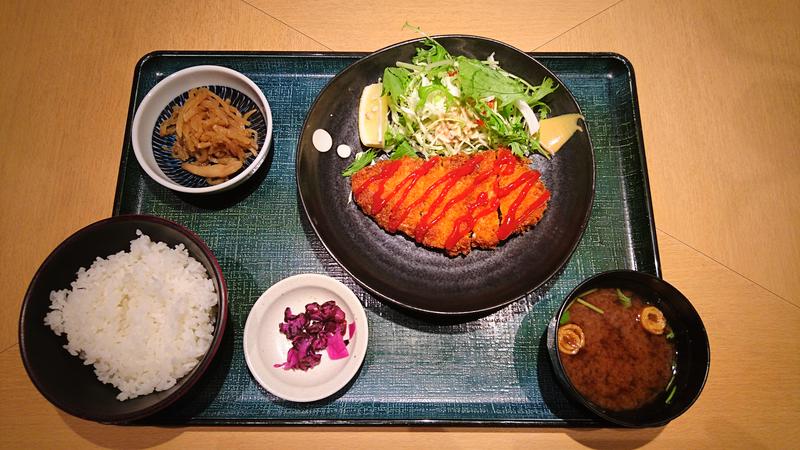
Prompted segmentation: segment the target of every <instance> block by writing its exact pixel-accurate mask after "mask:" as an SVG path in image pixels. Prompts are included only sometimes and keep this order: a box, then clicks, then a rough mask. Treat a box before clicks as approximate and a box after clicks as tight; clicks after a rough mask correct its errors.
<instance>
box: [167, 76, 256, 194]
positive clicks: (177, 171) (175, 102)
mask: <svg viewBox="0 0 800 450" xmlns="http://www.w3.org/2000/svg"><path fill="white" fill-rule="evenodd" d="M206 87H208V89H209V90H210V91H211V92H213V93H215V94H217V95H219V96H220V97H222V98H223V99H229V100H230V101H231V105H232V106H233V107H234V108H236V109H238V110H239V112H241V113H242V114H245V113H247V112H248V111H253V110H254V111H255V112H254V113H253V114H252V115H251V116H250V118H249V119H248V120H249V121H250V128H252V129H253V130H255V131H256V133H257V139H256V146H257V147H258V148H259V149H261V148H263V146H264V141H265V140H266V136H267V122H266V119H265V118H264V114H263V113H262V112H261V108H259V107H258V104H257V103H256V102H255V101H253V100H252V99H251V98H250V97H248V96H247V95H245V94H243V93H242V92H240V91H237V90H236V89H234V88H231V87H228V86H206ZM188 98H189V91H188V90H187V91H186V92H184V93H182V94H181V95H179V96H178V97H175V98H174V99H172V101H171V102H169V103H167V105H166V106H165V107H164V109H162V110H161V113H160V114H159V115H158V119H157V120H156V123H155V125H153V129H152V136H151V139H152V144H151V146H152V149H153V157H154V158H155V161H156V164H157V165H158V168H159V169H161V172H163V173H164V175H165V176H167V178H169V179H170V180H172V181H173V182H175V183H177V184H180V185H181V186H184V187H189V188H201V187H208V186H211V185H210V184H208V181H206V179H205V178H203V177H200V176H197V175H194V174H192V173H191V172H187V171H186V170H183V168H181V162H182V161H181V160H179V159H177V158H175V157H173V156H172V152H171V151H170V149H171V148H172V146H173V145H174V144H175V139H176V137H175V135H169V136H161V133H160V128H161V123H162V122H164V121H165V120H167V119H168V118H169V117H170V116H171V115H172V108H173V106H181V105H183V104H184V103H186V100H187V99H188ZM255 159H256V157H255V156H252V155H249V156H248V158H247V159H246V160H245V161H244V165H243V167H242V169H240V170H241V171H246V170H247V168H248V167H249V166H250V165H251V164H252V163H253V162H254V161H255Z"/></svg>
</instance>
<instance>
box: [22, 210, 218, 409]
mask: <svg viewBox="0 0 800 450" xmlns="http://www.w3.org/2000/svg"><path fill="white" fill-rule="evenodd" d="M133 220H141V221H144V222H150V223H154V224H157V225H161V226H165V227H168V228H172V229H173V230H176V231H178V232H179V233H181V234H183V235H185V236H187V237H188V238H189V239H190V240H191V241H192V242H194V243H195V244H197V246H198V247H200V250H201V251H202V253H203V255H204V256H205V257H206V258H208V259H209V261H210V262H211V265H212V266H213V267H214V273H213V274H210V275H213V276H214V277H216V278H217V279H218V280H219V286H220V292H218V293H217V295H218V298H219V305H217V306H218V308H219V309H218V312H217V319H218V320H217V323H218V325H216V324H215V327H216V328H217V329H218V330H219V331H218V332H217V334H216V335H215V336H214V339H213V341H212V342H211V347H210V348H209V349H208V351H207V352H206V354H205V356H203V359H202V360H200V363H199V364H198V365H197V367H196V368H195V369H193V373H191V374H188V375H186V377H188V378H186V379H185V381H184V382H183V383H182V384H181V385H180V386H179V387H178V389H177V390H176V391H175V392H173V393H172V394H171V395H169V396H168V397H166V398H165V399H163V400H161V401H160V402H158V403H156V404H154V405H151V406H149V407H147V408H144V409H141V410H138V411H134V412H129V413H125V414H114V415H92V414H85V413H84V412H78V411H73V410H71V409H70V408H68V407H65V406H64V405H63V404H62V403H61V402H60V400H59V399H58V398H57V397H54V396H52V395H51V394H50V393H48V392H45V390H44V389H43V388H42V387H41V386H40V384H39V381H38V377H37V375H36V374H35V373H33V372H32V371H31V368H30V363H29V359H30V355H28V353H27V352H26V351H25V345H24V343H25V333H24V331H23V330H24V320H25V312H26V310H27V308H28V304H29V302H30V300H31V297H30V295H31V291H32V290H33V286H34V285H35V284H36V283H37V282H38V281H39V278H40V276H41V275H42V272H43V271H44V268H45V267H46V266H47V265H48V264H50V263H51V261H52V260H53V259H54V258H55V256H56V255H57V254H58V253H59V252H61V251H62V250H63V248H64V247H66V246H67V245H68V244H70V243H71V242H72V241H74V240H76V239H77V238H78V237H79V236H83V235H85V234H87V233H91V232H92V231H94V230H95V229H97V228H100V227H103V226H106V225H109V224H115V223H123V222H128V221H133ZM227 321H228V285H227V282H226V281H225V277H224V275H223V273H222V267H221V266H220V265H219V262H218V261H217V258H216V257H215V256H214V253H213V252H212V251H211V249H210V248H209V247H208V245H206V243H205V241H203V240H202V239H201V238H200V236H198V235H197V234H196V233H195V232H193V231H192V230H190V229H188V228H186V227H184V226H183V225H181V224H179V223H177V222H173V221H171V220H168V219H164V218H162V217H157V216H150V215H145V214H125V215H120V216H112V217H109V218H106V219H101V220H99V221H97V222H94V223H91V224H89V225H86V226H85V227H83V228H81V229H79V230H78V231H76V232H74V233H72V234H71V235H70V236H69V237H67V238H66V239H64V241H62V242H61V243H60V244H59V245H58V246H57V247H56V248H55V249H53V251H52V252H50V254H49V255H47V258H45V260H44V261H43V262H42V264H41V265H40V266H39V268H38V269H37V270H36V273H35V274H34V276H33V278H32V279H31V282H30V283H29V284H28V289H27V290H26V291H25V296H24V297H23V301H22V307H21V308H20V315H19V325H18V326H19V328H18V336H19V352H20V356H21V357H22V364H23V366H24V367H25V372H26V373H27V374H28V378H30V380H31V382H33V385H34V386H35V387H36V390H38V391H39V393H40V394H42V396H43V397H44V398H46V399H47V401H49V402H50V403H52V404H53V405H55V406H56V407H58V408H59V409H61V410H62V411H64V412H66V413H69V414H71V415H73V416H76V417H80V418H82V419H87V420H93V421H96V422H101V423H123V422H131V421H134V420H137V419H141V418H143V417H146V416H149V415H151V414H154V413H156V412H158V411H161V410H162V409H164V408H166V407H167V406H169V405H171V404H172V403H174V402H175V401H177V400H178V399H179V398H181V397H183V395H184V394H185V393H186V392H188V391H189V389H191V388H192V386H194V384H195V383H196V382H197V381H198V380H199V379H200V378H201V377H202V375H203V374H204V373H205V371H206V369H208V366H209V365H210V364H211V361H213V359H214V356H215V355H216V353H217V351H218V350H219V347H220V345H221V343H222V337H223V335H224V334H225V328H226V324H227Z"/></svg>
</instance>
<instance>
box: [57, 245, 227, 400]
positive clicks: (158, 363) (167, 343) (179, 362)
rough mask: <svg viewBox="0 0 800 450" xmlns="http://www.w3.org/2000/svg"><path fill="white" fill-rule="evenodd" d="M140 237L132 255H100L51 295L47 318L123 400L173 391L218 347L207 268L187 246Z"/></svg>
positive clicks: (70, 348)
mask: <svg viewBox="0 0 800 450" xmlns="http://www.w3.org/2000/svg"><path fill="white" fill-rule="evenodd" d="M136 234H137V235H138V236H139V237H138V238H137V239H135V240H133V241H131V250H130V252H124V251H123V252H119V253H117V254H115V255H111V256H109V257H108V258H107V259H103V258H100V257H98V258H97V259H96V260H95V261H94V263H92V266H91V267H90V268H89V270H86V269H84V268H81V269H80V270H78V274H77V275H78V278H77V279H76V280H75V281H74V282H72V285H71V288H72V289H64V290H61V291H53V292H51V293H50V302H51V304H50V309H52V311H51V312H50V313H48V314H47V316H46V317H45V319H44V323H45V324H46V325H48V326H49V327H50V328H52V330H53V331H54V332H55V333H56V334H57V335H59V336H60V335H61V334H62V333H66V335H67V345H65V346H64V348H66V349H67V351H69V353H70V354H72V355H75V356H80V358H82V359H83V360H84V364H86V365H89V364H93V365H94V373H95V374H96V375H97V378H98V379H99V380H100V381H102V382H103V383H111V384H112V385H114V386H115V387H117V388H118V389H119V390H120V391H121V392H120V394H119V395H117V399H119V400H126V399H130V398H134V397H138V396H140V395H146V394H149V393H151V392H153V391H154V390H155V391H163V390H166V389H169V388H171V387H172V386H174V385H175V383H176V381H177V380H178V379H180V378H181V377H183V376H184V375H186V374H187V373H189V371H191V370H192V369H193V368H194V367H195V366H196V365H197V364H198V362H199V361H200V359H201V358H202V357H203V355H204V354H205V353H206V351H207V350H208V349H209V347H210V346H211V341H212V339H213V332H214V308H215V307H216V306H217V295H216V294H215V292H214V284H213V283H212V281H211V279H210V278H209V277H208V273H207V272H206V269H205V268H204V267H203V265H202V264H200V263H199V262H198V261H197V260H195V259H194V258H192V257H191V256H189V253H188V251H187V250H186V249H185V248H184V247H183V245H182V244H179V245H178V246H177V247H175V248H174V249H171V248H169V246H167V245H166V244H165V243H163V242H152V241H151V240H150V238H149V237H148V236H147V235H144V234H142V232H141V231H139V230H137V231H136Z"/></svg>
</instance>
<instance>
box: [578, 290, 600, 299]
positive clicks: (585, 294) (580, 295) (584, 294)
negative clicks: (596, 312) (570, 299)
mask: <svg viewBox="0 0 800 450" xmlns="http://www.w3.org/2000/svg"><path fill="white" fill-rule="evenodd" d="M594 292H597V288H594V289H589V290H588V291H586V292H584V293H582V294H578V297H586V296H587V295H589V294H591V293H594Z"/></svg>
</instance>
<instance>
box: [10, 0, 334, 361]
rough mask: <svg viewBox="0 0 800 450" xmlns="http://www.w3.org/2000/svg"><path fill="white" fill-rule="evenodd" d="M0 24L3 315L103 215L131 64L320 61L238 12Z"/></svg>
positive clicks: (222, 6)
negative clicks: (190, 56)
mask: <svg viewBox="0 0 800 450" xmlns="http://www.w3.org/2000/svg"><path fill="white" fill-rule="evenodd" d="M155 11H158V13H157V14H156V13H154V12H155ZM0 18H2V20H3V22H2V24H0V25H1V26H0V33H2V42H3V43H4V44H3V45H2V46H0V61H2V66H3V68H2V70H0V100H2V101H1V102H0V103H2V106H0V139H1V140H0V151H2V155H3V158H0V180H2V183H3V185H2V196H0V211H3V214H2V215H0V227H1V228H0V229H2V230H3V233H2V234H0V248H2V249H3V250H2V251H3V262H4V264H3V266H4V270H2V271H0V284H2V285H3V286H5V287H6V293H5V295H4V297H5V300H4V302H6V303H4V306H8V307H9V308H10V309H11V310H16V311H18V310H19V305H20V303H21V301H22V297H23V294H24V292H25V289H26V287H27V283H28V281H30V279H31V277H32V276H33V274H34V271H35V270H36V268H37V267H38V266H39V264H40V263H41V262H42V261H43V260H44V258H45V257H46V256H47V254H48V253H49V252H50V251H51V250H52V249H53V248H54V247H55V246H56V245H57V244H58V243H59V242H60V241H61V240H62V239H64V238H65V237H67V236H68V235H69V234H71V233H72V232H74V231H76V230H77V229H78V228H80V227H82V226H84V225H88V224H89V223H91V222H93V221H95V220H98V219H101V218H103V217H107V216H109V215H110V214H111V207H112V203H113V201H114V192H115V185H116V180H117V168H118V166H119V161H120V152H121V150H122V139H123V134H124V131H125V121H126V120H127V117H126V115H127V111H128V101H129V99H130V92H131V82H132V78H133V69H134V66H135V64H136V62H137V61H138V59H139V58H140V57H142V56H143V55H145V54H146V53H148V52H151V51H153V50H160V49H186V50H192V49H220V50H224V49H242V50H259V49H285V50H324V48H323V47H322V46H320V45H319V44H318V43H316V42H314V41H312V40H310V39H308V38H306V37H304V36H302V35H301V34H299V33H297V32H294V31H292V30H291V29H289V28H287V27H286V26H285V25H283V24H281V23H280V22H277V21H276V20H274V19H272V18H270V17H268V16H266V15H264V14H263V13H261V12H259V11H258V10H256V9H254V8H252V7H251V6H249V5H247V4H245V3H242V2H239V1H237V0H230V1H224V2H215V1H208V2H203V4H202V5H201V4H199V3H198V2H194V1H190V0H184V1H177V2H163V1H136V2H117V1H114V2H104V1H72V2H61V1H52V2H30V3H28V2H0ZM179 18H181V19H180V20H179ZM42 156H45V157H42ZM16 332H17V324H16V315H15V314H10V315H4V316H3V318H2V319H0V349H3V348H6V347H8V346H9V345H11V344H13V343H14V342H15V341H16Z"/></svg>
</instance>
